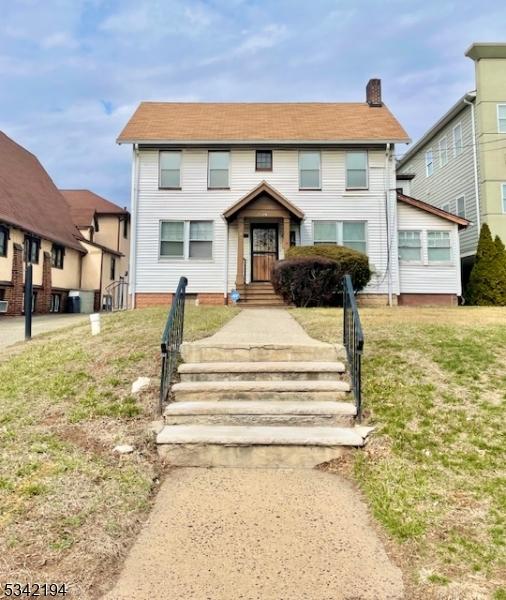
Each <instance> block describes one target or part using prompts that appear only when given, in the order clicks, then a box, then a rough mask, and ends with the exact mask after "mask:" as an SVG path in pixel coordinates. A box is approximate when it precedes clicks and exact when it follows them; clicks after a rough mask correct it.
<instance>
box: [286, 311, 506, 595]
mask: <svg viewBox="0 0 506 600" xmlns="http://www.w3.org/2000/svg"><path fill="white" fill-rule="evenodd" d="M360 313H361V317H362V323H363V327H364V332H365V336H366V345H365V355H364V362H363V376H364V400H365V404H364V408H365V415H366V418H365V419H364V420H365V422H372V423H374V424H377V430H376V434H375V436H374V437H373V439H372V441H371V442H370V443H369V445H368V446H367V449H366V450H365V451H358V452H357V453H356V454H355V459H354V464H353V474H354V477H355V478H356V480H357V481H358V483H359V485H360V487H361V488H362V490H363V492H364V494H365V495H366V497H367V499H368V501H369V504H370V506H371V509H372V512H373V514H374V516H375V517H376V519H377V520H378V521H379V522H380V523H381V525H382V527H383V528H384V531H386V533H387V534H388V536H389V538H390V540H393V543H392V544H391V545H390V547H391V550H392V552H393V553H394V554H397V556H398V559H399V562H400V564H401V566H402V567H403V568H404V572H405V574H406V575H407V583H408V586H409V591H408V597H409V598H410V599H411V598H420V599H421V598H423V599H427V598H445V599H452V600H453V599H455V600H457V599H458V600H464V599H467V598H469V599H471V598H472V599H480V598H494V599H496V600H502V599H504V598H506V471H505V466H506V439H505V435H504V433H505V417H506V411H505V404H506V403H505V400H506V309H501V308H463V307H462V308H424V309H420V308H394V309H386V308H385V309H361V310H360ZM292 314H293V316H294V317H295V318H296V319H297V320H298V321H299V322H300V323H301V324H302V325H303V326H304V327H305V328H306V330H307V331H308V333H309V334H310V335H312V336H313V337H315V338H318V339H321V340H324V341H327V342H336V341H339V342H340V341H341V335H342V334H341V326H342V323H341V320H342V312H341V311H339V310H338V309H295V310H293V311H292ZM335 468H339V467H338V466H336V467H335Z"/></svg>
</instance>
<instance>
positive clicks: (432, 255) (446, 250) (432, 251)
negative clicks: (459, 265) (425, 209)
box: [427, 230, 452, 262]
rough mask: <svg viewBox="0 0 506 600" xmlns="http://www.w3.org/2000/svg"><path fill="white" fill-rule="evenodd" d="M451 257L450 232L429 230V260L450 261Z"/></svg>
mask: <svg viewBox="0 0 506 600" xmlns="http://www.w3.org/2000/svg"><path fill="white" fill-rule="evenodd" d="M451 257H452V255H451V240H450V232H449V231H440V230H436V231H427V258H428V260H429V262H449V261H450V260H451Z"/></svg>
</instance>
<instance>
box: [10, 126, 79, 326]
mask: <svg viewBox="0 0 506 600" xmlns="http://www.w3.org/2000/svg"><path fill="white" fill-rule="evenodd" d="M80 237H81V236H80V235H79V232H78V231H77V229H76V228H75V227H74V224H73V222H72V219H71V218H70V214H69V211H68V209H67V205H66V203H65V200H64V198H63V196H62V195H61V194H60V192H59V191H58V189H57V188H56V186H55V185H54V183H53V181H52V180H51V179H50V177H49V176H48V174H47V173H46V171H45V170H44V168H43V167H42V165H41V164H40V163H39V161H38V160H37V158H36V157H35V156H34V155H33V154H31V153H30V152H28V151H27V150H25V149H24V148H22V147H21V146H19V145H18V144H16V142H14V141H13V140H11V139H10V138H9V137H7V136H6V135H5V134H4V133H2V132H0V300H2V301H3V302H2V304H1V306H2V309H4V311H5V309H6V311H5V312H3V313H2V314H7V315H20V314H22V313H23V310H24V259H25V258H26V259H27V260H29V261H30V262H31V263H32V264H33V298H32V310H33V311H34V312H36V313H47V312H62V311H64V310H65V306H66V300H67V297H68V294H69V292H70V291H71V290H77V289H79V288H80V265H81V259H82V256H83V255H84V254H85V253H86V251H85V250H84V248H83V247H82V245H81V243H80V241H79V238H80ZM5 302H6V303H7V304H5ZM0 316H2V315H0Z"/></svg>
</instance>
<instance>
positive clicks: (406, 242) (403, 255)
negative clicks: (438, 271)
mask: <svg viewBox="0 0 506 600" xmlns="http://www.w3.org/2000/svg"><path fill="white" fill-rule="evenodd" d="M399 260H404V261H407V262H421V260H422V237H421V232H420V231H416V230H400V231H399Z"/></svg>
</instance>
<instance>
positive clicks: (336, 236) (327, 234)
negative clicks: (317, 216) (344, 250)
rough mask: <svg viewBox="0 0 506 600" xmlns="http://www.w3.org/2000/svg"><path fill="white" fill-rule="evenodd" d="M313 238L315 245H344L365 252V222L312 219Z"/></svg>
mask: <svg viewBox="0 0 506 600" xmlns="http://www.w3.org/2000/svg"><path fill="white" fill-rule="evenodd" d="M313 240H314V244H315V246H318V245H321V244H333V245H338V246H346V247H348V248H353V249H354V250H358V251H359V252H363V253H364V254H366V252H367V241H366V224H365V222H364V221H313Z"/></svg>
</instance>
